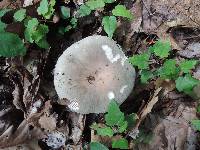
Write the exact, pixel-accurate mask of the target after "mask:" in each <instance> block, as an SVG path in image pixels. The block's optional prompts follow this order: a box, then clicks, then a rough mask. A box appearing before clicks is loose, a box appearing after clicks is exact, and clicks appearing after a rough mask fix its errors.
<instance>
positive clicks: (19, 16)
mask: <svg viewBox="0 0 200 150" xmlns="http://www.w3.org/2000/svg"><path fill="white" fill-rule="evenodd" d="M13 17H14V19H15V21H19V22H21V21H22V20H24V18H25V17H26V9H20V10H18V11H17V12H15V14H14V16H13Z"/></svg>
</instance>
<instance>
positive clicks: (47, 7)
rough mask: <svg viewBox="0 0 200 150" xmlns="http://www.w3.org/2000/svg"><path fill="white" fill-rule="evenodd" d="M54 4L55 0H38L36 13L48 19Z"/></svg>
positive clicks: (52, 11)
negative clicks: (38, 4) (39, 0)
mask: <svg viewBox="0 0 200 150" xmlns="http://www.w3.org/2000/svg"><path fill="white" fill-rule="evenodd" d="M55 4H56V1H55V0H50V2H49V3H48V0H42V1H41V2H40V6H39V7H38V9H37V12H38V14H39V15H42V16H43V17H44V18H45V19H50V18H51V16H52V15H53V13H54V11H55V9H54V8H53V7H54V6H55Z"/></svg>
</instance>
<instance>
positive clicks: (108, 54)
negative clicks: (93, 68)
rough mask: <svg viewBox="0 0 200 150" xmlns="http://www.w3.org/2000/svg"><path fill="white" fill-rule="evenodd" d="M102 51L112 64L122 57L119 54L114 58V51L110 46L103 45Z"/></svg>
mask: <svg viewBox="0 0 200 150" xmlns="http://www.w3.org/2000/svg"><path fill="white" fill-rule="evenodd" d="M102 49H103V50H104V52H105V54H106V57H107V58H108V59H109V60H110V62H111V63H114V62H116V61H118V59H120V58H121V57H120V55H119V54H117V55H116V56H115V57H114V56H113V53H112V49H111V48H110V47H109V46H108V45H102Z"/></svg>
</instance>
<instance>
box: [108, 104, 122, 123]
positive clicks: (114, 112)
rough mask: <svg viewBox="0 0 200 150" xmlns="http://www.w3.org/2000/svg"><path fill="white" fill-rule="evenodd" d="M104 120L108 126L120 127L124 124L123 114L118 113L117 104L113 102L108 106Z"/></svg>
mask: <svg viewBox="0 0 200 150" xmlns="http://www.w3.org/2000/svg"><path fill="white" fill-rule="evenodd" d="M105 120H106V124H107V125H109V126H114V125H118V126H120V125H121V124H123V122H124V113H122V112H121V111H120V109H119V106H118V104H117V103H116V102H115V101H114V100H112V101H111V102H110V104H109V106H108V113H107V114H106V115H105Z"/></svg>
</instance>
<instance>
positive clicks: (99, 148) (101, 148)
mask: <svg viewBox="0 0 200 150" xmlns="http://www.w3.org/2000/svg"><path fill="white" fill-rule="evenodd" d="M90 150H109V149H108V148H107V147H106V146H105V145H103V144H101V143H99V142H91V143H90Z"/></svg>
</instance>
